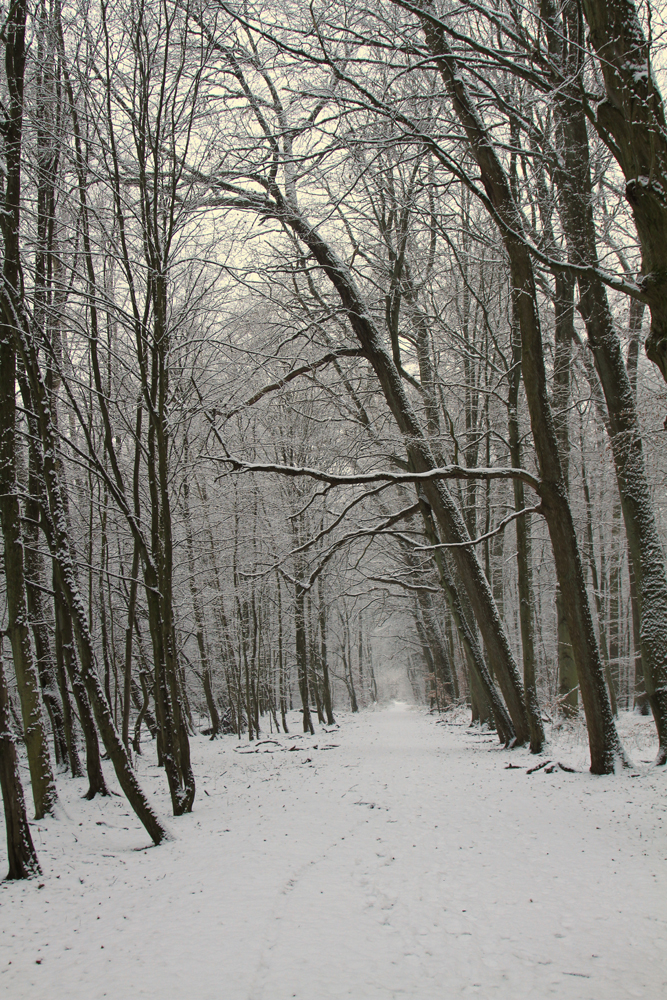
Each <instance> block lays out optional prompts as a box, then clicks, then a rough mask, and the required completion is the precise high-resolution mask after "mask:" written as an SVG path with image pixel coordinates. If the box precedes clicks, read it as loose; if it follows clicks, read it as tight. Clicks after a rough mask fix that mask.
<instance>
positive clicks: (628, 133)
mask: <svg viewBox="0 0 667 1000" xmlns="http://www.w3.org/2000/svg"><path fill="white" fill-rule="evenodd" d="M602 6H604V7H605V8H607V11H606V14H604V18H603V21H604V24H606V25H607V28H608V29H609V30H610V31H612V34H613V32H620V34H616V35H614V36H613V37H612V36H611V35H610V36H609V37H608V39H607V41H608V45H609V47H608V49H607V50H606V51H607V52H608V54H609V56H610V57H611V60H612V61H611V63H609V64H604V68H603V73H604V77H605V83H606V86H607V93H608V97H609V100H608V101H606V102H603V104H602V105H599V106H598V120H599V121H600V120H602V119H605V120H608V124H607V125H605V126H604V127H605V128H609V130H610V134H615V133H614V129H618V134H616V135H615V137H616V141H617V143H621V145H622V146H623V149H620V148H619V152H620V154H621V157H622V160H623V162H621V166H622V167H623V169H624V170H626V168H627V167H629V166H630V162H631V161H632V164H633V167H632V169H634V167H637V166H638V165H639V164H640V162H643V161H642V158H643V157H644V156H645V155H646V153H647V148H646V146H645V143H644V140H648V136H647V135H646V133H645V131H644V129H645V126H646V123H647V121H648V119H647V118H646V116H647V115H648V116H649V118H650V120H651V121H652V122H653V123H654V124H655V122H656V121H657V119H656V117H655V115H656V114H657V113H658V111H659V113H660V115H662V104H661V103H660V102H658V103H659V108H658V107H657V105H656V104H655V101H656V100H657V97H656V95H655V94H654V95H653V97H652V98H651V101H652V102H653V103H650V104H649V105H648V106H646V107H640V105H639V104H637V103H635V97H633V94H632V93H631V92H630V91H629V90H628V89H627V88H628V87H630V85H631V84H632V86H635V85H636V86H638V87H640V89H641V86H642V85H641V84H639V83H637V81H635V82H634V83H633V82H632V74H630V76H628V73H627V70H628V65H629V61H632V60H635V59H636V60H639V62H641V60H642V59H643V58H644V57H645V56H646V55H647V53H646V50H645V47H642V45H641V39H640V37H639V36H638V35H636V33H635V34H633V32H634V31H635V27H636V28H637V29H639V26H638V23H636V18H635V22H633V21H632V17H631V16H630V15H631V13H632V11H633V8H632V5H631V4H628V3H625V2H624V0H612V2H611V3H609V4H605V5H602ZM584 8H585V10H586V16H587V18H588V20H589V25H590V26H591V37H592V38H593V43H594V45H596V48H597V47H598V46H599V44H600V37H601V35H600V32H601V31H602V30H603V22H602V21H598V20H593V21H591V17H590V14H591V12H592V13H594V14H595V18H598V16H599V17H602V13H603V12H601V10H600V9H599V7H598V5H597V4H595V3H590V2H585V3H584ZM625 15H627V16H628V17H629V18H630V19H629V20H628V21H627V22H623V23H622V19H623V17H625ZM568 16H569V18H570V21H569V22H568V35H569V37H571V38H572V39H573V45H572V58H573V59H576V60H581V51H582V44H583V30H582V27H581V22H580V21H579V20H578V18H579V12H578V8H577V7H576V6H572V8H571V9H568ZM633 24H634V27H633ZM594 25H595V26H594ZM554 27H555V33H554V37H557V33H558V30H559V27H560V22H559V21H558V20H556V21H555V22H554ZM626 29H627V32H628V33H626V34H623V32H625V31H626ZM605 30H606V29H605ZM577 31H578V34H577ZM596 33H597V35H596V37H597V41H596V38H595V37H593V36H594V35H595V34H596ZM640 34H641V32H640ZM621 38H624V39H625V40H626V41H627V40H629V39H630V38H633V39H634V42H635V43H637V44H638V45H639V46H640V47H639V48H638V49H637V51H636V52H635V53H634V54H633V55H632V56H630V55H628V54H627V52H628V50H626V55H624V57H623V65H617V59H620V55H621V52H620V50H619V49H618V47H617V42H618V41H619V39H621ZM555 44H560V43H557V42H553V43H552V47H553V45H555ZM605 44H607V43H605ZM650 81H651V76H650V72H648V77H647V84H648V83H650ZM619 87H620V88H621V89H620V90H618V89H617V90H616V91H614V88H619ZM610 88H611V91H610ZM621 91H623V93H621ZM612 93H615V96H616V97H617V98H618V99H619V101H620V104H619V105H618V106H617V107H613V106H612V103H610V102H612ZM635 96H636V95H635ZM627 102H630V103H627ZM556 108H557V114H558V125H559V133H560V144H561V154H562V158H563V167H564V169H563V170H562V171H560V172H559V173H558V175H557V181H558V186H559V192H560V197H561V201H562V207H561V215H562V220H563V227H564V229H565V232H566V237H567V242H568V249H569V253H570V257H571V259H572V261H573V263H575V264H577V265H583V266H584V267H586V268H587V270H586V271H585V272H583V273H582V272H579V274H578V282H579V290H580V294H581V301H580V306H579V308H580V312H581V314H582V316H583V319H584V322H585V324H586V331H587V333H588V339H589V344H590V346H591V348H592V353H593V359H594V362H595V368H596V371H597V373H598V376H599V379H600V383H601V385H602V389H603V392H604V397H605V401H606V408H607V415H608V432H609V437H610V442H611V447H612V454H613V458H614V465H615V469H616V477H617V481H618V487H619V494H620V499H621V508H622V511H623V517H624V521H625V529H626V535H627V539H628V547H629V550H630V556H631V559H632V564H633V573H634V578H635V582H636V586H637V594H638V597H639V603H640V618H641V647H642V664H643V668H644V676H645V682H646V690H647V694H648V697H649V702H650V704H651V709H652V711H653V717H654V719H655V723H656V728H657V730H658V739H659V742H660V749H659V751H658V757H657V763H661V764H665V763H666V762H667V633H666V632H665V628H664V622H665V621H666V620H667V574H666V573H665V565H664V557H663V552H662V546H661V544H660V538H659V535H658V532H657V527H656V524H655V517H654V513H653V503H652V498H651V492H650V488H649V484H648V480H647V477H646V471H645V465H644V455H643V448H642V441H641V434H640V430H639V424H638V419H637V412H636V407H635V403H634V393H633V389H632V383H631V381H630V378H629V377H628V372H627V369H626V367H625V362H624V358H623V353H622V350H621V345H620V341H619V338H618V335H617V333H616V331H615V329H614V324H613V317H612V315H611V310H610V308H609V303H608V300H607V294H606V289H605V287H604V286H603V284H602V282H601V281H600V279H599V277H598V276H597V274H596V270H597V268H598V259H597V247H596V239H595V223H594V219H593V206H592V201H593V197H592V196H593V187H592V181H591V174H590V162H589V152H588V135H587V131H586V119H585V116H584V113H583V109H582V107H581V103H580V101H579V94H578V91H577V92H576V93H573V94H570V93H569V92H568V91H567V89H564V90H563V91H561V92H559V95H558V96H557V98H556ZM631 110H632V112H633V113H635V114H636V115H637V116H638V118H637V121H636V122H635V121H633V119H632V118H630V119H628V120H627V121H622V120H621V119H622V114H623V113H624V112H630V111H631ZM661 121H662V126H661V128H662V129H663V130H664V127H665V125H664V117H662V118H661ZM610 123H611V124H610ZM612 124H613V127H612ZM621 140H622V142H621ZM651 142H653V143H654V145H653V146H652V147H651V148H652V149H653V154H652V158H651V160H650V168H651V169H648V168H647V173H646V178H647V179H646V183H644V180H643V179H642V178H641V177H639V176H638V175H636V174H635V175H632V171H630V173H631V176H633V177H634V181H633V182H632V183H631V182H630V177H629V175H628V173H627V172H626V180H628V187H627V189H626V193H627V194H628V196H629V197H630V200H631V201H632V199H633V198H634V199H635V201H634V203H633V207H634V208H635V221H636V222H637V227H638V232H639V234H640V240H641V242H642V249H643V251H644V261H643V267H644V270H645V271H646V273H647V274H648V273H649V272H651V278H650V280H649V281H648V283H647V285H646V292H647V298H648V299H649V301H650V304H651V310H652V332H651V337H653V338H654V342H655V343H656V344H657V343H658V341H659V339H660V337H664V336H665V335H667V327H665V329H664V330H663V332H662V333H660V330H661V329H662V327H661V325H660V324H661V323H662V322H663V320H664V319H667V311H665V304H664V301H663V300H664V294H663V293H662V292H660V296H659V299H660V302H659V303H658V302H657V300H654V298H653V297H652V296H653V295H654V291H655V288H656V287H657V286H658V285H660V282H663V281H664V278H661V277H659V275H658V274H657V273H656V272H655V268H656V266H657V265H658V263H659V257H658V256H656V254H657V253H659V254H662V255H663V256H664V263H665V265H667V251H666V250H665V246H667V240H663V245H662V249H660V248H658V247H657V246H656V245H654V243H652V242H651V241H649V242H651V245H650V247H646V246H645V245H644V244H645V239H647V236H648V233H647V230H646V227H647V226H649V227H650V229H651V232H652V235H653V237H655V234H656V227H657V228H658V229H660V227H661V226H663V225H664V226H665V227H666V228H665V234H667V200H665V195H664V192H663V193H662V194H661V195H660V198H662V201H660V198H658V199H657V200H656V198H657V187H656V185H655V183H654V181H653V180H650V177H653V176H658V174H659V173H660V170H661V169H662V171H663V172H662V177H663V178H667V159H665V160H664V164H663V165H662V167H661V163H662V161H661V159H660V157H661V156H662V152H661V150H663V151H664V153H665V155H666V156H667V141H666V140H665V133H664V131H663V132H659V133H655V135H652V138H651ZM628 144H629V145H628ZM624 163H625V166H624ZM648 163H649V161H647V164H648ZM654 168H655V169H656V170H657V171H658V173H657V174H654V173H653V169H654ZM633 185H634V186H633ZM640 189H641V192H640ZM660 190H661V191H662V187H661V188H660ZM632 191H634V192H635V193H634V194H632ZM635 195H636V198H635ZM649 206H650V214H651V218H650V223H649V220H648V219H647V218H645V217H644V213H645V212H646V211H647V210H648V207H649ZM661 206H662V207H661ZM661 213H662V214H661ZM640 226H641V227H643V228H642V231H640ZM642 234H643V235H642ZM663 235H664V234H663ZM665 273H666V274H667V271H665ZM656 282H657V285H656ZM660 287H661V288H662V287H663V285H660ZM664 287H667V285H664ZM649 289H650V290H651V291H650V296H649ZM660 316H662V317H663V320H661V319H660ZM656 338H657V340H656ZM665 345H667V340H664V342H663V348H662V349H663V350H664V348H665ZM656 349H657V348H656Z"/></svg>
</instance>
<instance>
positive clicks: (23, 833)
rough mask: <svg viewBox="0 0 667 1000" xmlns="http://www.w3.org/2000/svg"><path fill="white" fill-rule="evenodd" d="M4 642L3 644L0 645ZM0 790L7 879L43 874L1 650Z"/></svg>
mask: <svg viewBox="0 0 667 1000" xmlns="http://www.w3.org/2000/svg"><path fill="white" fill-rule="evenodd" d="M1 641H2V640H0V642H1ZM0 786H1V787H2V799H3V803H4V807H5V825H6V828H7V858H8V861H9V872H8V874H7V878H8V879H19V878H31V877H32V876H33V875H39V874H40V872H41V870H40V867H39V861H38V860H37V854H36V852H35V848H34V845H33V842H32V837H31V835H30V825H29V823H28V817H27V815H26V811H25V800H24V798H23V788H22V787H21V777H20V774H19V762H18V755H17V753H16V747H15V746H14V739H13V736H12V723H11V718H10V714H9V695H8V692H7V683H6V681H5V671H4V664H3V660H2V650H1V649H0Z"/></svg>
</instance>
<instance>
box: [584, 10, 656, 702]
mask: <svg viewBox="0 0 667 1000" xmlns="http://www.w3.org/2000/svg"><path fill="white" fill-rule="evenodd" d="M582 6H583V9H584V13H585V15H586V20H587V21H588V27H589V29H590V40H591V42H592V44H593V46H594V48H595V50H596V52H597V54H598V56H599V58H600V69H601V71H602V77H603V80H604V85H605V90H606V94H607V98H606V100H604V101H598V102H597V104H596V121H595V124H596V127H597V130H598V132H599V134H600V136H601V138H602V140H603V142H605V144H606V145H607V146H608V148H609V149H610V150H611V152H612V153H613V155H614V156H615V157H616V159H617V161H618V163H619V165H620V167H621V170H622V171H623V174H624V176H625V197H626V199H627V201H628V204H629V205H630V208H631V209H632V213H633V216H634V220H635V225H636V227H637V235H638V236H639V242H640V244H641V248H642V258H643V272H644V277H643V278H642V279H641V281H640V285H641V288H642V290H643V293H644V297H645V301H646V302H647V303H648V306H649V308H650V310H651V332H650V333H649V336H648V339H647V341H646V354H647V356H648V357H649V359H650V360H651V361H653V362H654V364H656V365H657V366H658V368H659V369H660V371H661V373H662V377H663V378H664V379H665V380H667V122H666V121H665V110H664V105H663V102H662V98H661V96H660V91H659V90H658V87H657V85H656V82H655V77H654V73H653V69H652V64H651V52H650V45H649V43H648V41H647V39H646V38H645V36H644V33H643V31H642V28H641V24H640V22H639V18H638V16H637V11H636V8H635V5H634V3H632V0H583V3H582ZM654 624H657V623H652V626H651V627H653V626H654ZM653 697H654V700H655V697H656V696H655V695H654V696H653ZM661 697H662V695H660V696H658V699H659V700H660V698H661ZM665 697H667V693H666V694H665Z"/></svg>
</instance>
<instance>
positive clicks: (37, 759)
mask: <svg viewBox="0 0 667 1000" xmlns="http://www.w3.org/2000/svg"><path fill="white" fill-rule="evenodd" d="M25 25H26V4H25V2H24V0H18V2H17V3H15V4H14V5H13V6H12V8H11V10H10V11H9V13H8V19H7V23H6V25H5V29H4V36H3V40H4V43H5V71H6V76H7V89H8V93H9V97H8V100H7V102H6V105H4V106H3V109H2V118H3V122H2V128H3V138H4V155H5V186H4V206H3V211H2V213H0V227H1V229H2V235H3V238H4V260H3V264H2V281H3V287H2V290H1V291H0V520H1V521H2V532H3V537H4V544H5V579H6V587H7V616H8V622H7V633H8V635H9V639H10V642H11V645H12V656H13V659H14V670H15V671H16V680H17V682H18V687H19V695H20V698H21V713H22V716H23V731H24V736H25V742H26V749H27V752H28V764H29V766H30V780H31V784H32V796H33V801H34V804H35V815H36V816H37V818H38V819H39V818H41V817H42V816H44V815H45V814H46V813H49V812H53V809H54V807H55V804H56V800H57V791H56V784H55V780H54V777H53V771H52V768H51V758H50V756H49V747H48V741H47V737H46V729H45V726H44V718H43V714H42V705H41V699H40V695H39V680H38V677H37V670H36V668H35V662H34V659H33V655H32V649H31V645H30V632H29V621H28V609H27V603H26V592H25V573H24V558H23V538H22V531H21V508H20V504H19V497H18V484H17V479H16V469H17V462H16V455H17V451H16V450H17V440H16V342H15V329H16V323H17V315H16V312H15V308H14V306H15V302H16V301H17V299H18V297H19V296H20V295H21V294H22V291H23V289H22V277H21V258H20V248H19V240H20V210H21V144H22V132H23V77H24V72H25Z"/></svg>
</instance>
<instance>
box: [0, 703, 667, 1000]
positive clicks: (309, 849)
mask: <svg viewBox="0 0 667 1000" xmlns="http://www.w3.org/2000/svg"><path fill="white" fill-rule="evenodd" d="M297 718H298V717H297V715H296V713H294V714H293V728H292V731H291V734H290V736H289V737H288V736H279V737H274V736H266V735H264V736H263V737H262V739H263V740H264V741H268V740H275V741H276V742H262V743H261V744H255V745H249V744H247V743H239V742H238V741H237V740H236V739H235V738H234V737H223V738H222V739H220V740H216V741H215V742H211V741H209V740H207V739H205V738H203V737H198V738H196V739H194V740H193V759H194V761H195V767H196V773H197V778H198V791H197V800H196V803H195V811H194V813H193V814H192V815H191V816H186V817H181V818H180V819H173V818H172V819H171V821H170V823H171V828H172V829H173V831H174V834H175V838H176V839H174V840H173V841H172V842H170V843H168V844H165V845H162V846H161V847H158V848H152V847H151V848H148V847H147V838H146V836H145V834H144V832H143V830H142V828H141V827H139V826H138V824H137V822H136V820H135V819H134V816H133V815H131V814H130V811H129V809H128V808H127V806H126V804H125V801H124V800H123V799H122V798H120V797H117V798H113V799H107V800H103V801H100V800H95V801H93V802H92V803H89V802H85V801H83V800H81V799H80V797H79V796H80V795H81V793H82V792H83V791H84V790H85V785H84V783H83V782H77V781H71V780H67V779H66V778H62V779H61V780H60V789H61V794H62V801H63V807H62V812H63V815H62V816H61V818H59V819H58V820H54V819H49V820H47V821H45V822H39V823H35V824H33V826H32V830H33V837H34V840H35V844H36V847H37V850H38V852H39V857H40V860H41V863H42V867H43V870H44V876H43V878H41V879H39V880H33V881H31V882H27V883H26V882H24V883H4V884H2V885H1V886H0V996H2V997H6V998H7V1000H98V998H102V997H109V998H112V1000H126V998H130V997H132V998H150V1000H294V998H297V1000H334V998H344V997H345V998H355V1000H366V998H370V1000H390V998H414V1000H430V998H436V997H437V998H438V1000H443V998H446V1000H449V998H451V997H473V996H477V997H483V998H485V1000H486V998H489V997H499V998H507V1000H520V998H531V1000H532V998H535V1000H543V998H545V997H550V996H554V997H558V998H559V1000H603V998H604V1000H617V998H618V1000H620V998H626V997H627V998H631V997H645V998H647V1000H657V998H661V997H666V996H667V861H666V859H667V841H666V839H665V830H664V822H663V821H664V816H665V810H666V798H665V790H666V787H665V786H666V783H667V774H666V772H665V769H662V770H653V769H651V768H650V767H648V766H647V764H646V763H641V761H642V760H643V761H646V762H648V761H650V759H651V756H652V753H653V752H654V750H655V747H654V746H651V741H652V728H651V722H650V720H642V719H641V718H640V717H637V716H631V715H628V716H625V717H624V718H623V720H622V725H623V730H624V739H625V742H626V745H627V747H628V750H629V751H630V753H631V754H632V756H633V759H634V761H635V764H636V767H635V768H634V769H633V770H631V771H629V772H627V773H624V774H622V775H619V776H615V777H605V778H601V777H594V776H593V775H591V774H589V773H588V772H587V771H585V770H583V771H579V772H576V773H567V772H564V771H562V770H560V769H557V770H550V768H549V767H543V768H542V769H540V770H538V771H535V772H534V773H532V774H528V773H527V770H528V769H529V768H532V767H534V766H535V765H536V764H537V763H540V762H541V761H542V760H544V759H553V760H560V761H562V762H564V763H567V764H568V765H574V766H577V767H585V743H584V742H583V740H582V731H578V730H577V728H576V727H574V728H571V729H569V730H568V731H567V732H561V733H560V734H559V736H558V740H559V743H558V747H559V749H558V750H557V751H556V750H555V749H554V746H553V745H552V747H551V748H550V752H549V753H548V754H547V755H546V756H545V757H544V758H535V757H531V756H530V754H529V753H528V752H527V751H524V750H515V751H511V752H508V751H504V750H502V749H500V748H499V747H498V745H497V743H496V742H495V738H494V737H493V735H492V734H490V733H483V732H480V731H478V730H472V729H469V728H468V727H467V725H466V722H465V717H463V716H460V717H458V718H455V717H453V718H452V719H451V720H450V721H449V722H446V721H445V722H442V721H438V720H437V718H436V717H434V716H429V715H428V714H426V713H425V712H424V711H423V710H419V709H410V708H408V706H406V705H400V704H398V705H396V704H395V705H393V706H392V710H377V711H366V712H363V713H361V714H360V715H358V716H351V715H343V716H341V725H340V728H339V729H335V730H332V731H328V732H327V731H325V730H323V729H321V728H320V729H318V732H317V734H316V736H315V737H314V738H313V737H303V736H300V735H296V725H297ZM255 751H258V752H255ZM509 765H511V767H510V766H509ZM139 768H140V772H141V778H142V781H143V782H144V785H145V786H146V787H147V788H150V789H151V791H152V793H153V796H154V799H155V801H156V802H157V803H158V804H159V805H160V807H161V808H162V810H163V812H165V813H167V812H168V799H167V794H166V783H165V780H164V776H163V774H162V773H161V772H160V771H159V770H158V769H157V767H156V766H155V765H154V763H153V761H152V758H151V757H150V755H147V756H145V757H144V758H142V759H141V760H140V764H139ZM0 864H5V860H4V857H0Z"/></svg>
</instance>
